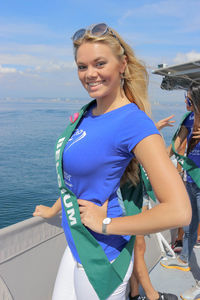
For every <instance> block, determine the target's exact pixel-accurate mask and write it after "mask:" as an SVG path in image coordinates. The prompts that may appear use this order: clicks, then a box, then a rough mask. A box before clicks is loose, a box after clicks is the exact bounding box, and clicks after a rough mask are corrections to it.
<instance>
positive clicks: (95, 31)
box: [72, 23, 124, 49]
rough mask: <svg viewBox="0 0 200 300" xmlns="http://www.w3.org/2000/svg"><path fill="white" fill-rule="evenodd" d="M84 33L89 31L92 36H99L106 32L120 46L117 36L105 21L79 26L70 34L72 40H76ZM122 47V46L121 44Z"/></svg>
mask: <svg viewBox="0 0 200 300" xmlns="http://www.w3.org/2000/svg"><path fill="white" fill-rule="evenodd" d="M86 33H89V34H90V35H92V36H96V37H100V36H103V35H105V34H107V33H110V34H111V35H112V36H113V37H114V38H115V39H116V40H117V41H118V42H119V43H120V45H121V46H122V44H121V42H120V40H119V39H118V37H117V36H116V35H115V34H114V33H113V31H112V30H111V29H110V28H109V27H108V25H107V24H105V23H99V24H95V25H91V26H89V27H88V28H81V29H79V30H77V31H76V32H75V33H74V35H73V36H72V40H73V42H75V41H78V40H79V39H81V38H83V37H84V35H85V34H86ZM122 48H123V49H124V47H123V46H122Z"/></svg>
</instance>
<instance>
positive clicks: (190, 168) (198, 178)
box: [172, 112, 200, 188]
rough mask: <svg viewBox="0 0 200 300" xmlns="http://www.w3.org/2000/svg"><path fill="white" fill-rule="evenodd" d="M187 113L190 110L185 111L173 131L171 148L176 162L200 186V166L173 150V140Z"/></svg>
mask: <svg viewBox="0 0 200 300" xmlns="http://www.w3.org/2000/svg"><path fill="white" fill-rule="evenodd" d="M189 114H191V112H188V113H186V114H185V115H184V116H183V118H182V120H181V123H180V125H179V127H178V129H177V131H176V132H175V134H174V136H173V138H172V150H173V152H174V155H175V157H176V159H177V161H178V163H179V164H180V165H181V167H182V168H183V169H184V170H186V171H187V172H188V174H189V175H190V176H191V177H192V179H193V180H194V182H195V183H196V185H197V186H198V187H199V188H200V168H199V167H197V165H196V164H195V163H194V162H193V161H192V160H191V159H190V158H188V157H187V156H184V155H181V154H179V153H178V152H176V150H175V145H174V143H175V140H176V138H177V136H178V133H179V131H180V128H181V126H182V124H183V121H184V120H185V119H186V118H187V117H188V116H189Z"/></svg>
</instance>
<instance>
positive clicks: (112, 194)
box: [63, 103, 159, 262]
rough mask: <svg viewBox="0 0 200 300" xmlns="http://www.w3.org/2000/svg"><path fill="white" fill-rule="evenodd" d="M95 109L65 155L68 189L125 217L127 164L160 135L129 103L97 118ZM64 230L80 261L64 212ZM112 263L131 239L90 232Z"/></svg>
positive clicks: (114, 214)
mask: <svg viewBox="0 0 200 300" xmlns="http://www.w3.org/2000/svg"><path fill="white" fill-rule="evenodd" d="M93 108H94V106H93V107H91V108H90V109H89V110H88V111H87V112H86V113H85V115H84V117H83V119H82V120H81V122H80V123H79V125H78V127H77V129H76V130H75V132H74V134H73V135H72V137H71V138H70V139H69V141H68V142H67V144H66V146H65V149H64V152H63V172H64V180H65V184H66V186H67V187H68V188H69V189H70V190H71V191H72V192H73V193H74V194H75V195H76V197H77V198H80V199H85V200H88V201H92V202H93V203H95V204H97V205H100V206H101V205H102V204H103V203H104V202H105V201H106V200H107V199H108V198H109V202H108V210H107V216H108V217H111V218H114V217H120V216H123V210H122V208H121V206H120V204H119V202H118V197H117V189H118V188H119V185H120V178H121V177H122V175H123V173H124V171H125V169H126V167H127V165H128V164H129V162H130V161H131V159H132V158H133V157H134V154H133V153H132V150H133V148H134V147H135V145H137V143H139V142H140V141H141V140H142V139H144V138H145V137H147V136H149V135H152V134H159V132H158V130H157V128H156V127H155V125H154V123H153V122H152V120H151V119H150V118H149V117H148V116H147V115H146V114H145V113H144V112H143V111H141V110H139V109H138V107H137V106H136V105H135V104H133V103H130V104H127V105H125V106H122V107H120V108H117V109H115V110H113V111H110V112H108V113H105V114H102V115H99V116H94V115H93V114H92V109H93ZM63 228H64V231H65V235H66V239H67V242H68V245H69V247H70V249H71V251H72V253H73V255H74V257H75V259H76V260H77V261H78V262H80V259H79V256H78V253H77V251H76V247H75V244H74V241H73V238H72V235H71V233H70V230H69V226H68V223H67V219H66V217H65V214H64V213H63ZM90 232H91V233H92V235H93V236H94V237H95V238H96V240H97V241H98V242H99V244H100V245H101V246H102V248H103V250H104V252H105V254H106V255H107V257H108V259H109V261H112V260H113V259H115V258H116V257H117V256H118V255H119V252H120V251H121V250H122V249H123V248H124V247H125V245H126V243H127V241H128V240H129V239H130V237H129V236H118V235H109V236H106V235H103V234H98V233H95V232H93V231H91V230H90Z"/></svg>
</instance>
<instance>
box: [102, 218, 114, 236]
mask: <svg viewBox="0 0 200 300" xmlns="http://www.w3.org/2000/svg"><path fill="white" fill-rule="evenodd" d="M111 221H112V219H111V218H105V219H103V222H102V233H103V234H107V225H108V224H110V223H111Z"/></svg>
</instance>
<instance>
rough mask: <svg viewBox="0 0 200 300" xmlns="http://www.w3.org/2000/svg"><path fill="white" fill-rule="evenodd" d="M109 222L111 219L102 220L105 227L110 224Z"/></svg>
mask: <svg viewBox="0 0 200 300" xmlns="http://www.w3.org/2000/svg"><path fill="white" fill-rule="evenodd" d="M110 222H111V218H105V219H104V220H103V223H104V224H106V225H108V224H110Z"/></svg>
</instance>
